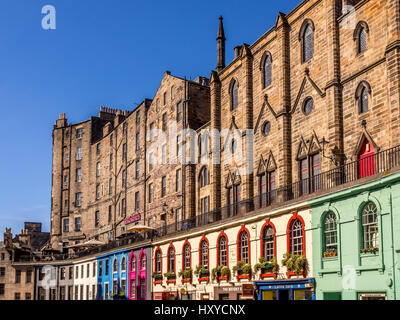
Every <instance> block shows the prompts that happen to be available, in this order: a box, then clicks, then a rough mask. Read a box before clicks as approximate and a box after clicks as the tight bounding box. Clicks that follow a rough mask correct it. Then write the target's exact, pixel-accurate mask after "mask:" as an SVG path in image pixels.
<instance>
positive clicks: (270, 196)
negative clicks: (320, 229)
mask: <svg viewBox="0 0 400 320" xmlns="http://www.w3.org/2000/svg"><path fill="white" fill-rule="evenodd" d="M398 166H400V146H397V147H394V148H391V149H388V150H384V151H381V152H378V153H375V154H373V155H371V156H368V157H365V158H363V159H360V160H357V161H353V162H349V163H347V164H344V165H342V166H339V167H337V168H334V169H332V170H329V171H327V172H323V173H321V174H318V175H315V176H313V177H311V178H309V179H304V180H301V181H298V182H295V183H292V184H290V185H287V186H283V187H280V188H278V189H275V190H272V191H270V192H268V193H265V194H261V195H258V196H256V197H253V198H250V199H245V200H242V201H240V202H238V203H234V204H232V205H229V206H225V207H222V208H219V209H217V210H214V211H210V212H207V213H203V214H200V215H198V216H195V217H191V218H189V219H186V220H182V221H178V222H175V223H173V224H169V225H164V226H161V227H159V228H157V229H155V230H153V231H150V232H145V233H144V234H143V235H141V234H136V233H135V234H131V235H128V236H126V237H125V238H123V239H120V240H115V241H111V242H109V243H108V244H106V245H103V246H99V247H95V248H92V249H88V250H84V251H82V252H78V253H77V256H78V257H80V256H84V255H89V254H94V253H101V252H103V251H106V250H110V249H114V248H118V247H120V246H123V245H127V244H130V243H135V242H138V241H143V240H147V239H154V238H157V237H162V236H165V235H170V234H174V233H177V232H182V231H186V230H190V229H193V228H195V227H201V226H205V225H209V224H211V223H214V222H218V221H222V220H225V219H227V218H230V217H234V216H240V215H245V214H247V213H250V212H252V211H255V210H258V209H261V208H267V207H269V206H271V205H273V204H279V203H284V202H287V201H290V200H294V199H297V198H301V197H302V196H305V195H308V194H312V193H315V192H318V191H324V190H329V189H332V188H334V187H337V186H340V185H343V184H345V183H349V182H353V181H356V180H359V179H362V178H366V177H368V176H372V175H375V174H377V173H382V172H385V171H387V170H390V169H392V168H395V167H398Z"/></svg>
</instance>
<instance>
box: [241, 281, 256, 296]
mask: <svg viewBox="0 0 400 320" xmlns="http://www.w3.org/2000/svg"><path fill="white" fill-rule="evenodd" d="M253 295H254V287H253V285H252V284H242V296H243V297H253Z"/></svg>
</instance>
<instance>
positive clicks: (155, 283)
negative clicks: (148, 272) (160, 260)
mask: <svg viewBox="0 0 400 320" xmlns="http://www.w3.org/2000/svg"><path fill="white" fill-rule="evenodd" d="M162 282H163V281H162V280H154V285H157V284H162Z"/></svg>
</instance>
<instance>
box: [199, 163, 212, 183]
mask: <svg viewBox="0 0 400 320" xmlns="http://www.w3.org/2000/svg"><path fill="white" fill-rule="evenodd" d="M209 183H210V182H209V173H208V169H207V167H203V168H202V169H201V171H200V175H199V185H200V188H203V187H205V186H207V185H208V184H209Z"/></svg>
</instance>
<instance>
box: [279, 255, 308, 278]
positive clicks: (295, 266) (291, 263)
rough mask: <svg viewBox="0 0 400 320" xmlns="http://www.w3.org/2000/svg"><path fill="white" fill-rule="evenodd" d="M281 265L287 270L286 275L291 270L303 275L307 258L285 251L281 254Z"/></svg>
mask: <svg viewBox="0 0 400 320" xmlns="http://www.w3.org/2000/svg"><path fill="white" fill-rule="evenodd" d="M282 265H283V266H285V267H286V269H287V270H288V276H289V275H290V273H291V272H294V273H295V274H296V275H300V274H303V276H305V274H306V271H307V259H306V257H305V256H303V255H294V254H291V253H288V252H287V253H285V254H284V255H283V260H282Z"/></svg>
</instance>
